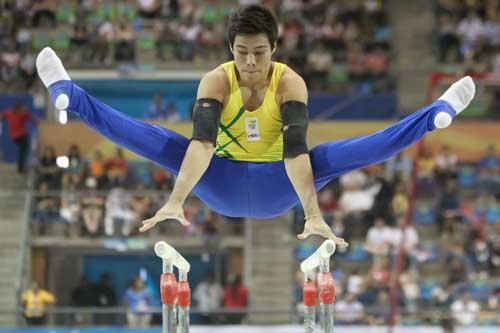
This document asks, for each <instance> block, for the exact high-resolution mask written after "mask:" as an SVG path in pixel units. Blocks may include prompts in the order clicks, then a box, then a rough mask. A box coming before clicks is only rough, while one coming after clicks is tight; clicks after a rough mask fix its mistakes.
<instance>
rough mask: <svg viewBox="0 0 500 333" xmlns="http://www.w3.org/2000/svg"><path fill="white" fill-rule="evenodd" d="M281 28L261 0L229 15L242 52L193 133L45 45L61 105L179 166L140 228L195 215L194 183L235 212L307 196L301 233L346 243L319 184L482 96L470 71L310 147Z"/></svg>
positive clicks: (206, 89)
mask: <svg viewBox="0 0 500 333" xmlns="http://www.w3.org/2000/svg"><path fill="white" fill-rule="evenodd" d="M277 35H278V27H277V22H276V19H275V18H274V16H273V15H272V13H271V12H270V11H269V10H267V9H266V8H265V7H263V6H259V5H250V6H243V7H241V8H239V9H238V10H237V11H236V12H235V13H234V14H233V15H232V16H231V17H230V20H229V23H228V29H227V37H228V41H229V48H230V50H231V53H232V55H233V58H234V60H233V61H230V62H227V63H224V64H222V65H220V66H218V67H217V68H215V69H214V70H212V71H210V72H208V73H206V74H205V75H204V76H203V78H202V79H201V81H200V83H199V86H198V92H197V100H196V103H195V105H194V109H193V135H192V137H191V139H188V138H186V137H184V136H181V135H179V134H177V133H175V132H173V131H171V130H169V129H167V128H163V127H160V126H157V125H153V124H148V123H144V122H141V121H139V120H137V119H133V118H131V117H128V116H126V115H124V114H122V113H120V112H119V111H117V110H114V109H113V108H111V107H109V106H107V105H105V104H104V103H102V102H100V101H98V100H97V99H95V98H94V97H92V96H90V95H88V94H87V93H86V92H85V91H84V90H83V89H82V88H80V87H79V86H77V85H76V84H74V83H73V82H72V81H71V79H70V77H69V76H68V74H67V73H66V70H65V69H64V67H63V65H62V62H61V60H60V59H59V58H58V56H57V55H56V53H55V52H54V51H53V50H52V49H50V48H45V49H43V50H42V51H41V52H40V54H39V55H38V57H37V61H36V66H37V70H38V74H39V76H40V78H41V80H42V82H43V83H44V85H45V86H46V87H47V88H48V90H49V94H50V97H51V100H52V102H53V103H54V104H55V106H56V108H57V109H59V110H68V111H71V112H75V113H76V114H78V115H79V116H80V118H81V119H82V120H83V121H84V122H85V123H86V124H87V125H88V126H90V127H91V128H93V129H94V130H96V131H97V132H99V133H100V134H102V135H103V136H105V137H107V138H108V139H110V140H111V141H113V142H115V143H116V144H118V145H121V146H123V147H125V148H127V149H130V150H131V151H133V152H135V153H137V154H139V155H141V156H143V157H145V158H147V159H149V160H152V161H154V162H156V163H157V164H158V165H160V166H161V167H163V168H165V169H166V170H168V171H169V172H171V173H173V174H175V175H177V179H176V182H175V186H174V189H173V191H172V193H171V195H170V197H169V199H168V201H167V203H166V204H165V205H164V206H163V207H162V208H161V209H160V210H158V212H157V213H156V214H155V215H154V216H153V217H151V218H149V219H147V220H145V221H143V222H142V226H141V228H140V230H141V231H146V230H148V229H150V228H152V227H154V226H155V225H156V224H157V223H158V222H161V221H164V220H177V221H179V222H180V223H182V224H183V225H187V224H189V222H188V221H187V220H186V218H185V216H184V212H183V208H182V206H183V204H184V201H185V200H186V198H187V196H188V194H189V193H190V192H191V191H193V192H194V193H195V194H196V195H197V196H198V197H199V198H200V199H201V200H202V201H203V202H204V203H205V204H206V205H207V206H208V207H209V208H211V209H212V210H214V211H216V212H217V213H220V214H222V215H226V216H232V217H249V218H271V217H274V216H278V215H281V214H283V213H284V212H286V211H287V210H288V209H289V208H291V207H293V206H294V205H296V204H297V203H298V202H299V201H300V203H301V204H302V207H303V208H304V213H305V220H306V221H305V224H304V230H303V232H302V233H301V234H299V235H298V236H297V237H298V238H299V239H305V238H307V237H308V236H310V235H319V236H322V237H325V238H329V239H332V240H333V241H335V242H336V243H337V244H338V245H341V246H347V245H348V244H347V243H346V242H345V241H344V240H343V239H342V238H339V237H336V236H335V234H334V233H333V232H332V230H331V229H330V227H328V225H327V224H326V223H325V221H324V220H323V217H322V216H321V212H320V209H319V207H318V200H317V197H316V192H317V191H319V190H320V189H321V188H323V187H324V186H325V185H326V184H328V183H329V182H330V181H331V180H332V179H334V178H336V177H339V176H340V175H342V174H344V173H347V172H349V171H352V170H354V169H358V168H362V167H366V166H368V165H371V164H375V163H380V162H382V161H384V160H386V159H388V158H390V157H391V156H393V155H395V154H397V153H398V152H400V151H402V150H403V149H405V148H406V147H408V146H409V145H411V144H413V143H414V142H416V141H418V140H419V139H421V138H422V137H423V136H424V135H425V134H426V133H428V132H430V131H433V130H434V129H436V128H438V129H440V128H446V127H448V126H449V125H450V124H451V122H452V120H453V118H454V117H455V116H456V115H457V114H458V113H460V112H461V111H462V110H464V109H465V108H466V107H467V105H468V104H469V103H470V101H471V100H472V98H473V97H474V93H475V86H474V82H473V81H472V79H471V78H470V77H464V78H462V79H461V80H459V81H457V82H455V83H454V84H452V85H451V87H450V88H448V90H447V91H446V92H445V93H444V94H443V95H442V96H441V97H440V98H439V99H438V100H436V101H434V102H433V103H431V104H429V105H427V106H425V107H423V108H422V109H420V110H418V111H416V112H414V113H413V114H410V115H409V116H407V117H406V118H404V119H402V120H401V121H399V122H397V123H395V124H394V125H392V126H390V127H388V128H386V129H383V130H381V131H378V132H376V133H373V134H370V135H365V136H361V137H356V138H351V139H345V140H338V141H332V142H325V143H322V144H320V145H318V146H316V147H314V148H312V149H311V150H309V149H308V146H307V143H306V133H307V126H308V112H307V97H308V96H307V95H308V92H307V87H306V84H305V82H304V80H303V79H302V77H300V76H299V75H298V74H297V73H296V72H294V71H293V70H292V69H291V68H289V67H288V66H286V65H285V64H282V63H278V62H275V61H272V60H271V58H272V55H273V54H274V53H275V52H276V40H277Z"/></svg>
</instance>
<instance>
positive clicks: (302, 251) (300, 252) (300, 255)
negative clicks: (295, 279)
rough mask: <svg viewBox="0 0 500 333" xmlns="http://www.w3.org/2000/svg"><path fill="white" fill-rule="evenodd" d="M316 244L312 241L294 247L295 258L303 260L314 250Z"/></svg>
mask: <svg viewBox="0 0 500 333" xmlns="http://www.w3.org/2000/svg"><path fill="white" fill-rule="evenodd" d="M316 249H317V246H316V245H314V244H312V243H301V244H299V245H297V246H296V247H295V251H294V252H295V259H297V260H300V261H302V260H305V259H306V258H307V257H309V256H310V255H312V254H313V253H314V251H316Z"/></svg>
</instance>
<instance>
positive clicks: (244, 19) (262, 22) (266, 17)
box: [227, 5, 278, 48]
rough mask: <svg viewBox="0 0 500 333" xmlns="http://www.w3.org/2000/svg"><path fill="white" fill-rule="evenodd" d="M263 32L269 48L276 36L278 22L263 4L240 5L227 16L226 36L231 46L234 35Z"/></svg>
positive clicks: (274, 41) (272, 45)
mask: <svg viewBox="0 0 500 333" xmlns="http://www.w3.org/2000/svg"><path fill="white" fill-rule="evenodd" d="M260 33H264V34H266V36H267V39H268V40H269V44H270V45H271V48H273V47H274V44H275V43H276V39H277V38H278V23H277V22H276V18H275V17H274V15H273V14H272V13H271V11H269V9H267V8H266V7H264V6H260V5H249V6H243V7H240V8H239V9H238V10H237V11H236V12H235V13H233V14H232V15H231V17H230V18H229V24H228V28H227V38H228V39H229V43H230V44H231V47H232V46H233V45H234V39H235V38H236V35H238V34H240V35H255V34H260Z"/></svg>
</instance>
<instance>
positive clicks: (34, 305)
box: [21, 281, 56, 326]
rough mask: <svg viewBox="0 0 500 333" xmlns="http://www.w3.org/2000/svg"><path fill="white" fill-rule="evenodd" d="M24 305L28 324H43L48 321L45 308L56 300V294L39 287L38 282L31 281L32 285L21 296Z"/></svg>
mask: <svg viewBox="0 0 500 333" xmlns="http://www.w3.org/2000/svg"><path fill="white" fill-rule="evenodd" d="M21 301H22V304H23V306H24V317H25V318H26V323H27V325H28V326H42V325H45V324H46V322H47V316H46V313H45V309H46V308H47V306H48V305H52V304H54V303H55V302H56V299H55V297H54V295H52V294H51V293H50V292H48V291H46V290H43V289H41V288H39V287H38V283H37V282H35V281H32V282H31V286H30V287H29V288H28V289H26V290H24V291H23V293H22V296H21Z"/></svg>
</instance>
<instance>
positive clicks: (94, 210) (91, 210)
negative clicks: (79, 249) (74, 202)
mask: <svg viewBox="0 0 500 333" xmlns="http://www.w3.org/2000/svg"><path fill="white" fill-rule="evenodd" d="M85 187H86V189H85V190H84V192H83V193H82V197H81V199H80V206H81V210H82V218H83V225H84V226H85V230H86V231H87V233H88V234H89V235H97V234H98V232H99V226H100V225H101V223H102V220H103V216H104V203H105V197H104V196H103V195H101V194H100V193H99V192H97V191H96V187H97V182H96V180H95V178H87V180H86V181H85Z"/></svg>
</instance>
